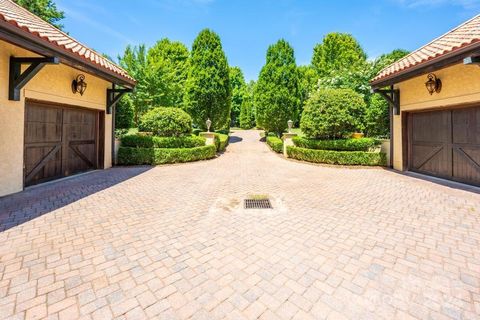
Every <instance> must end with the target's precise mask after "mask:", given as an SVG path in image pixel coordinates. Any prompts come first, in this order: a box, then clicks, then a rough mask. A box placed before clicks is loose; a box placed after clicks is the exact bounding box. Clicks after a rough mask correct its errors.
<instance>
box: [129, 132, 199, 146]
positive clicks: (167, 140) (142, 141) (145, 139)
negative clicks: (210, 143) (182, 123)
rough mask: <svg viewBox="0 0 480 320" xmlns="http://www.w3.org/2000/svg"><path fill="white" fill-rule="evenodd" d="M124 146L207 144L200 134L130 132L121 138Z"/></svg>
mask: <svg viewBox="0 0 480 320" xmlns="http://www.w3.org/2000/svg"><path fill="white" fill-rule="evenodd" d="M121 142H122V147H130V148H194V147H201V146H204V145H205V138H203V137H198V136H194V135H192V136H184V137H157V136H148V135H141V134H129V135H125V136H123V137H122V138H121Z"/></svg>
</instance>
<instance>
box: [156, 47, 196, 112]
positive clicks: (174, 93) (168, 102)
mask: <svg viewBox="0 0 480 320" xmlns="http://www.w3.org/2000/svg"><path fill="white" fill-rule="evenodd" d="M188 54H189V53H188V48H187V47H186V46H185V45H184V44H183V43H181V42H177V41H170V40H169V39H166V38H164V39H161V40H160V41H158V42H157V43H156V44H155V45H154V46H153V47H151V48H150V49H149V50H148V53H147V63H148V66H149V68H150V69H152V70H153V73H154V74H155V77H156V78H157V81H156V82H157V86H158V88H159V90H160V89H161V95H158V96H157V98H158V99H157V100H156V101H154V105H157V106H163V107H181V105H182V103H183V91H184V86H185V81H186V80H187V75H188Z"/></svg>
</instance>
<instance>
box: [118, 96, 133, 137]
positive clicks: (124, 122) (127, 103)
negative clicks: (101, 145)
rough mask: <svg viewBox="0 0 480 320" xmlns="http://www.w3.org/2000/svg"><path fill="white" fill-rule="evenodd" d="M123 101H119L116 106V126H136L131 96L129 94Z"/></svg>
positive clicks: (123, 127)
mask: <svg viewBox="0 0 480 320" xmlns="http://www.w3.org/2000/svg"><path fill="white" fill-rule="evenodd" d="M122 100H123V101H124V102H123V103H120V102H119V103H117V105H116V106H115V128H117V129H128V128H132V127H133V126H134V123H133V117H134V110H133V104H132V103H131V98H130V97H129V96H128V95H127V96H124V97H123V98H122Z"/></svg>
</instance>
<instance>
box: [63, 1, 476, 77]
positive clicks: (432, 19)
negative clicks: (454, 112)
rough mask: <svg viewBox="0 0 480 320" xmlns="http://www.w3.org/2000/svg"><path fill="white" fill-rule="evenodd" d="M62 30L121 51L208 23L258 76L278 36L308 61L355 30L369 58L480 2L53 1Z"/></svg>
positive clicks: (428, 34) (189, 33) (424, 35)
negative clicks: (335, 36)
mask: <svg viewBox="0 0 480 320" xmlns="http://www.w3.org/2000/svg"><path fill="white" fill-rule="evenodd" d="M55 2H56V3H57V5H58V7H59V8H60V9H61V10H64V11H65V15H66V19H65V20H64V21H63V24H64V25H65V29H66V30H67V31H68V32H69V33H70V35H72V36H73V37H75V38H77V39H78V40H80V41H81V42H83V43H85V44H86V45H88V46H90V47H92V48H94V49H96V50H97V51H99V52H102V53H107V54H108V55H110V56H112V57H115V58H116V57H117V55H118V54H120V53H122V52H123V50H124V48H125V47H126V45H127V44H133V45H137V44H142V43H145V44H146V45H149V46H150V45H152V44H154V43H155V42H156V41H157V40H158V39H161V38H163V37H167V38H170V39H172V40H178V41H181V42H183V43H185V44H186V45H187V46H188V47H189V48H190V47H191V44H192V42H193V40H194V38H195V36H196V35H197V34H198V32H199V31H200V30H201V29H203V28H211V29H213V30H214V31H216V32H217V33H218V34H219V35H220V37H221V39H222V43H223V48H224V50H225V52H226V54H227V57H228V61H229V64H230V65H232V66H239V67H240V68H242V70H243V71H244V74H245V77H246V78H247V80H251V79H256V78H257V76H258V73H259V71H260V69H261V67H262V65H263V64H264V62H265V52H266V49H267V48H268V46H269V45H270V44H272V43H274V42H276V41H277V40H278V39H280V38H284V39H286V40H288V41H289V42H290V43H291V44H292V45H293V47H294V49H295V55H296V58H297V63H298V64H308V63H309V62H310V60H311V57H312V51H313V47H314V45H315V44H316V43H318V42H321V40H322V38H323V36H324V35H325V34H327V33H329V32H334V31H337V32H347V33H351V34H353V35H354V36H355V37H356V38H357V39H358V40H359V42H360V44H361V45H362V47H363V48H364V50H365V51H366V52H367V54H368V56H369V57H370V58H375V57H377V56H378V55H380V54H382V53H385V52H389V51H391V50H393V49H395V48H403V49H407V50H414V49H416V48H418V47H420V46H422V45H423V44H425V43H427V42H428V41H430V40H432V39H433V38H435V37H438V36H440V35H441V34H443V33H445V32H447V31H448V30H450V29H451V28H453V27H455V26H457V25H458V24H460V23H462V22H463V21H465V20H467V19H469V18H471V17H473V16H475V15H477V14H478V13H480V0H384V1H381V0H378V1H366V0H364V1H362V0H358V1H357V0H355V1H354V0H343V1H342V0H134V1H133V0H81V1H72V0H56V1H55Z"/></svg>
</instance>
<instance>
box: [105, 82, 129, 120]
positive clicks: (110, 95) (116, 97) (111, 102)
mask: <svg viewBox="0 0 480 320" xmlns="http://www.w3.org/2000/svg"><path fill="white" fill-rule="evenodd" d="M132 91H133V90H132V89H129V88H122V89H120V88H115V86H114V87H113V88H112V89H107V114H111V113H112V109H113V107H115V105H116V104H117V103H118V102H119V101H120V99H121V98H122V97H123V95H124V94H126V93H129V92H132Z"/></svg>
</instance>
